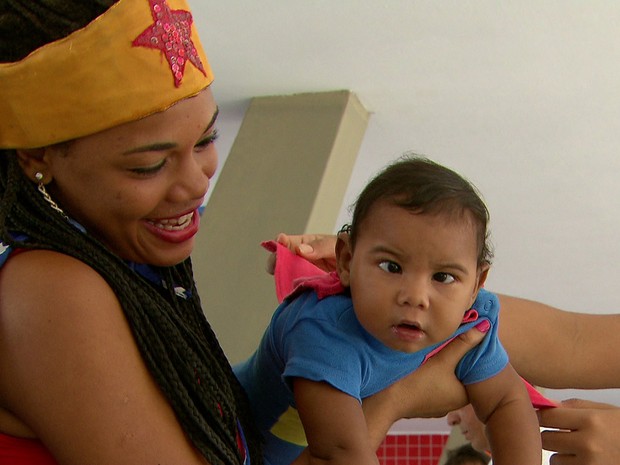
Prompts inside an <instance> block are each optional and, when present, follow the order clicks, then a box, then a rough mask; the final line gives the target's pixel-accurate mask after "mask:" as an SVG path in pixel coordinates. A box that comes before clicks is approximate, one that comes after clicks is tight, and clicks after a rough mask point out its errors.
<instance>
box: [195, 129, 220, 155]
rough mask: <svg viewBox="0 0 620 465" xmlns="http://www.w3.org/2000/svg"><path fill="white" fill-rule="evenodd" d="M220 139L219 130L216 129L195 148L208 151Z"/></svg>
mask: <svg viewBox="0 0 620 465" xmlns="http://www.w3.org/2000/svg"><path fill="white" fill-rule="evenodd" d="M218 137H219V133H218V132H217V129H214V130H213V131H211V133H210V134H209V135H208V136H206V137H205V138H204V139H201V140H200V141H198V143H197V144H196V145H195V146H194V148H196V149H199V150H200V149H206V148H207V147H208V146H209V145H211V144H212V143H213V142H215V141H216V140H217V138H218Z"/></svg>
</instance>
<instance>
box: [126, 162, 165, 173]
mask: <svg viewBox="0 0 620 465" xmlns="http://www.w3.org/2000/svg"><path fill="white" fill-rule="evenodd" d="M165 164H166V159H165V158H164V159H162V160H161V161H159V162H157V163H155V164H154V165H150V166H140V167H137V168H131V169H130V171H131V172H132V173H135V174H138V175H140V176H149V175H152V174H155V173H157V172H158V171H159V170H161V169H162V168H163V167H164V165H165Z"/></svg>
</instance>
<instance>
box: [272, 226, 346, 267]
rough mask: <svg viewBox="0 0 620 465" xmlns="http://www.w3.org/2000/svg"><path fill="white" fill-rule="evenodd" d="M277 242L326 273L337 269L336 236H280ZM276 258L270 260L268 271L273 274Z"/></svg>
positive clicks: (281, 234)
mask: <svg viewBox="0 0 620 465" xmlns="http://www.w3.org/2000/svg"><path fill="white" fill-rule="evenodd" d="M276 241H277V242H278V243H280V244H282V245H284V246H286V247H288V249H289V250H291V251H292V252H295V253H296V254H297V255H299V256H301V257H304V258H305V259H306V260H308V261H310V262H312V263H313V264H315V265H316V266H318V267H319V268H321V269H322V270H324V271H334V270H335V269H336V236H335V235H329V234H300V235H288V234H284V233H280V234H278V237H277V238H276ZM274 264H275V256H274V255H273V254H272V255H271V256H270V258H269V263H268V265H267V270H268V271H269V272H270V273H272V274H273V269H274Z"/></svg>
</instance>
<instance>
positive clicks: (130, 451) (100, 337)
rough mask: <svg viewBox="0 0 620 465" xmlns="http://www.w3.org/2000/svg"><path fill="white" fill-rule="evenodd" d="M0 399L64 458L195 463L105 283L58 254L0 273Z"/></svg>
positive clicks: (23, 258)
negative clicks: (79, 438) (81, 439)
mask: <svg viewBox="0 0 620 465" xmlns="http://www.w3.org/2000/svg"><path fill="white" fill-rule="evenodd" d="M0 407H2V408H4V409H6V410H8V411H10V412H12V413H13V414H14V415H15V417H16V418H18V419H19V420H20V421H21V422H23V424H25V425H26V426H27V427H28V428H30V430H32V431H33V432H34V434H35V435H36V436H37V437H39V438H41V440H43V442H44V443H45V444H46V445H47V446H48V448H49V449H50V450H51V452H52V453H53V454H54V455H55V456H56V457H63V458H65V459H66V461H68V462H71V463H150V462H154V461H155V460H157V459H156V457H159V458H161V459H164V458H166V459H168V461H169V462H171V463H175V462H176V463H196V455H195V451H193V449H192V448H191V446H190V445H189V443H188V442H187V440H186V438H185V437H184V435H183V432H182V430H181V428H180V426H179V424H178V422H177V421H176V419H175V416H174V413H173V412H172V410H171V409H170V407H169V405H168V403H167V401H166V399H165V398H164V396H163V395H162V394H161V392H160V390H159V388H158V387H157V385H156V383H155V382H154V381H153V379H152V377H151V376H150V374H149V372H148V370H147V368H146V366H145V364H144V362H143V360H142V358H141V356H140V352H139V350H138V347H137V346H136V343H135V341H134V338H133V334H132V331H131V328H130V327H129V324H128V323H127V319H126V318H125V315H124V313H123V310H122V308H121V305H120V303H119V301H118V299H117V298H116V296H115V294H114V292H113V290H112V289H111V288H110V286H109V285H108V284H107V283H106V281H105V280H104V279H103V277H101V276H100V275H99V274H98V273H97V272H96V271H95V270H93V269H92V268H90V267H89V266H87V265H86V264H84V263H82V262H80V261H79V260H77V259H74V258H71V257H69V256H66V255H63V254H59V253H56V252H51V251H41V250H37V251H32V252H26V253H21V254H18V255H15V256H14V257H11V258H10V260H9V261H8V262H7V263H6V264H5V266H4V267H3V268H2V270H1V272H0ZM77 437H82V438H89V440H88V441H86V442H85V441H76V440H75V438H77ZM190 457H191V458H190ZM163 462H166V460H163Z"/></svg>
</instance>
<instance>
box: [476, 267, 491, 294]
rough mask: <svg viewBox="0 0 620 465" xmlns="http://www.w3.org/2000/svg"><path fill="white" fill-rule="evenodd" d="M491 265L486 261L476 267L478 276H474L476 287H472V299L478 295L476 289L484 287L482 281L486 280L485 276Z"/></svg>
mask: <svg viewBox="0 0 620 465" xmlns="http://www.w3.org/2000/svg"><path fill="white" fill-rule="evenodd" d="M490 269H491V266H490V265H489V264H488V263H485V264H484V265H481V266H479V267H478V276H477V278H476V280H477V281H476V288H475V289H474V295H473V299H474V300H476V296H477V295H478V291H479V290H480V289H481V288H482V287H484V283H485V281H486V280H487V276H488V275H489V270H490Z"/></svg>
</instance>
